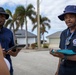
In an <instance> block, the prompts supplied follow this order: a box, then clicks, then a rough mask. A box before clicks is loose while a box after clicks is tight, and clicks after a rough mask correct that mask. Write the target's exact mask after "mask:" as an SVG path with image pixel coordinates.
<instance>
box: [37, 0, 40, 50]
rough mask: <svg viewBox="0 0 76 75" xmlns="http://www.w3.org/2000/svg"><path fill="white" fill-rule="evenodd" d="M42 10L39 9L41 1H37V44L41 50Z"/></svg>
mask: <svg viewBox="0 0 76 75" xmlns="http://www.w3.org/2000/svg"><path fill="white" fill-rule="evenodd" d="M39 13H40V9H39V0H37V44H38V49H40V14H39Z"/></svg>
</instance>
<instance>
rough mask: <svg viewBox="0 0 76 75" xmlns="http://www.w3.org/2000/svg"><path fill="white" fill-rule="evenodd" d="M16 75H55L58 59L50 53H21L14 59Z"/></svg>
mask: <svg viewBox="0 0 76 75" xmlns="http://www.w3.org/2000/svg"><path fill="white" fill-rule="evenodd" d="M12 62H13V67H14V75H55V71H56V69H57V64H58V58H55V57H53V56H51V55H50V54H49V51H32V52H25V51H21V52H20V53H19V54H18V56H17V57H12Z"/></svg>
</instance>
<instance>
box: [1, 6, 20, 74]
mask: <svg viewBox="0 0 76 75" xmlns="http://www.w3.org/2000/svg"><path fill="white" fill-rule="evenodd" d="M8 18H9V15H8V14H7V13H6V12H5V10H4V9H3V8H2V7H0V44H1V46H2V48H3V54H4V57H5V58H6V59H7V60H8V61H9V62H10V75H13V67H12V61H11V57H10V55H11V56H16V55H17V54H18V52H19V50H18V49H16V51H15V52H13V51H12V50H9V51H7V50H8V49H9V48H10V47H12V46H14V40H13V33H12V32H11V30H9V29H7V28H5V27H4V26H3V25H4V23H5V21H6V19H8Z"/></svg>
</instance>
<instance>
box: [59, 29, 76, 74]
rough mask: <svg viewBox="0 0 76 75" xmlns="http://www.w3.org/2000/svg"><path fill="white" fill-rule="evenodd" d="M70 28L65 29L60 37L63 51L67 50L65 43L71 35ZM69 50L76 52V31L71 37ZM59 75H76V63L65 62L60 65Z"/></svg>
mask: <svg viewBox="0 0 76 75" xmlns="http://www.w3.org/2000/svg"><path fill="white" fill-rule="evenodd" d="M67 31H68V28H67V29H65V30H64V31H63V32H62V33H61V36H60V45H59V47H60V48H61V49H65V42H66V39H67V37H69V36H70V35H71V33H70V32H69V33H68V35H67ZM67 49H68V50H69V49H71V50H73V51H74V52H76V31H75V32H74V34H73V36H72V37H71V40H70V44H69V45H68V46H67ZM59 75H76V61H71V60H64V61H62V62H61V64H60V68H59Z"/></svg>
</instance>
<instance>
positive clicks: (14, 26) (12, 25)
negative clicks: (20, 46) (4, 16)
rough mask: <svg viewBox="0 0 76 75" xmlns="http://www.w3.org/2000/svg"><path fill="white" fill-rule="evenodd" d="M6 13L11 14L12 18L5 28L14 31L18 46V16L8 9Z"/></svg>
mask: <svg viewBox="0 0 76 75" xmlns="http://www.w3.org/2000/svg"><path fill="white" fill-rule="evenodd" d="M6 12H7V13H8V14H9V16H10V18H9V19H8V20H7V21H6V23H5V25H4V26H5V27H9V28H10V29H11V30H12V29H13V35H14V42H15V44H16V37H15V31H16V30H18V27H19V23H18V20H17V15H16V14H15V13H14V14H12V12H11V11H10V10H9V9H6Z"/></svg>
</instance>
